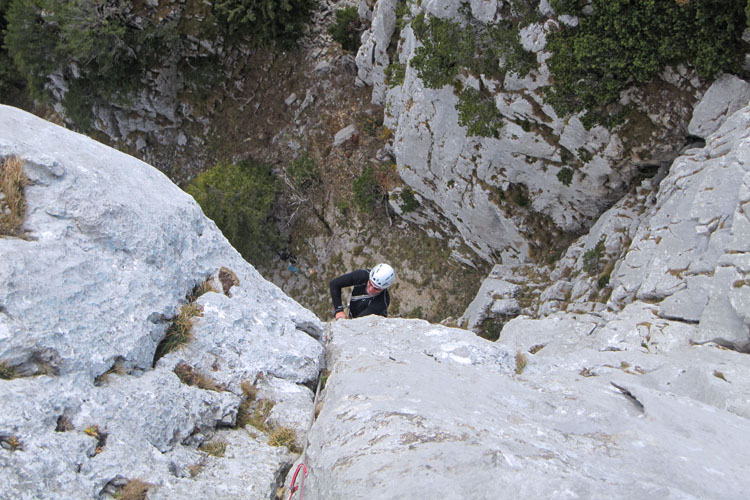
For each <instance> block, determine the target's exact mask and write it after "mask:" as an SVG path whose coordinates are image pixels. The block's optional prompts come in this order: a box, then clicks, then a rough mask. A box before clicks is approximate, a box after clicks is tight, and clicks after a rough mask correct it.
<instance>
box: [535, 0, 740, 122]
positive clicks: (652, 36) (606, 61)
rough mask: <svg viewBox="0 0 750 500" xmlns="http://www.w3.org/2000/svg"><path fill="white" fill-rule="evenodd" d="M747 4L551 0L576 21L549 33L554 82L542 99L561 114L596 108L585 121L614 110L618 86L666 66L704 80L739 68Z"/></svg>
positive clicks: (683, 0)
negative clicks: (586, 8) (588, 4)
mask: <svg viewBox="0 0 750 500" xmlns="http://www.w3.org/2000/svg"><path fill="white" fill-rule="evenodd" d="M747 5H748V3H747V0H700V1H697V0H680V1H677V0H675V1H665V0H593V2H592V7H593V12H592V13H591V14H590V15H580V14H581V6H580V2H578V1H577V0H555V1H553V2H552V6H553V8H555V10H556V12H557V13H559V14H562V13H568V14H573V15H580V18H579V19H580V24H579V25H578V26H577V27H568V26H565V27H563V28H561V30H560V31H559V32H558V33H556V34H554V35H552V36H551V37H550V38H549V43H548V49H549V50H550V51H551V52H552V54H553V55H552V57H551V58H550V59H549V61H548V64H549V68H550V73H551V75H552V80H553V84H552V88H551V89H550V90H549V92H548V94H547V99H548V101H549V102H550V103H551V104H552V105H553V106H554V107H555V109H556V111H558V113H561V114H565V113H570V112H578V111H582V110H589V111H594V115H593V116H591V117H589V119H588V120H586V122H587V123H589V124H591V123H594V122H603V121H604V119H605V118H606V116H607V115H609V114H611V112H612V111H613V110H607V109H605V107H607V106H608V105H612V104H616V103H617V101H618V100H619V96H620V92H621V91H622V90H624V89H625V88H626V87H628V86H631V85H638V84H644V83H646V82H648V81H650V80H651V79H653V78H654V77H656V76H657V75H658V74H659V72H660V71H662V69H663V68H664V67H665V66H667V65H670V64H671V65H674V64H679V63H684V64H688V65H691V66H694V67H695V68H696V69H697V71H698V72H699V74H700V75H701V76H703V77H705V78H712V77H714V76H715V75H717V74H718V73H719V72H722V71H726V72H741V71H742V69H741V65H742V61H743V58H744V53H745V52H746V51H747V50H746V49H747V44H746V43H745V42H743V40H742V32H743V30H744V29H745V27H746V26H747V17H746V14H745V8H746V7H747ZM615 107H616V106H615ZM597 115H598V116H597Z"/></svg>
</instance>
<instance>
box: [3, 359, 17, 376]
mask: <svg viewBox="0 0 750 500" xmlns="http://www.w3.org/2000/svg"><path fill="white" fill-rule="evenodd" d="M13 378H16V370H15V368H13V367H12V366H11V365H10V364H8V363H6V362H5V361H0V379H3V380H10V379H13Z"/></svg>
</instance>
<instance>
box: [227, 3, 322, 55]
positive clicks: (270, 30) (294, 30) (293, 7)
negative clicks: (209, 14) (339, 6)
mask: <svg viewBox="0 0 750 500" xmlns="http://www.w3.org/2000/svg"><path fill="white" fill-rule="evenodd" d="M316 3H317V2H316V1H315V0H218V1H216V2H214V8H215V9H216V13H217V16H218V17H219V19H220V20H221V21H223V22H224V23H225V24H226V26H227V27H228V30H229V33H230V35H234V34H250V36H251V37H252V39H253V40H255V41H256V42H258V43H260V44H268V43H272V42H278V43H280V44H281V45H284V46H289V45H291V44H293V43H294V42H296V40H297V39H298V38H299V37H300V36H302V34H303V33H304V31H305V26H306V25H307V22H308V21H309V20H310V13H311V12H312V9H313V7H315V5H316Z"/></svg>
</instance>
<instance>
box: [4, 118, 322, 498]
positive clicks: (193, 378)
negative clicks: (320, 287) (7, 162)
mask: <svg viewBox="0 0 750 500" xmlns="http://www.w3.org/2000/svg"><path fill="white" fill-rule="evenodd" d="M11 155H12V156H16V157H18V158H20V159H21V160H22V161H23V163H24V170H25V173H26V175H27V176H28V178H29V180H30V184H29V185H28V186H27V187H26V189H25V196H26V200H27V203H28V210H27V214H26V220H25V222H24V225H23V227H22V230H23V236H22V237H20V238H10V237H3V238H0V364H1V366H2V369H3V370H2V375H3V377H2V379H0V399H2V401H3V405H2V410H0V444H2V445H3V446H2V449H0V480H1V481H2V483H3V488H2V491H0V497H2V498H14V499H27V498H28V499H31V498H40V499H43V498H50V499H51V498H55V499H59V498H70V499H73V498H75V499H82V498H102V495H104V496H103V497H104V498H106V497H107V495H112V494H114V493H115V492H116V491H117V490H118V488H119V487H121V486H123V485H124V484H125V483H127V482H128V481H129V480H136V479H138V480H141V481H144V482H147V483H150V484H151V485H152V486H151V488H150V490H149V498H183V497H187V496H211V497H212V498H217V499H220V498H226V499H229V498H237V497H238V496H242V497H243V498H257V499H267V498H269V497H270V496H271V494H272V493H273V492H274V491H275V488H276V487H277V484H276V483H277V481H278V479H279V477H280V474H282V473H283V472H285V470H286V468H288V467H289V466H290V465H291V462H292V460H293V455H292V454H291V453H289V451H288V450H286V448H283V447H282V448H276V447H271V446H269V444H268V436H267V435H266V434H265V433H264V432H262V431H259V430H256V429H254V428H252V427H247V429H246V428H243V427H239V428H236V429H234V428H233V427H235V425H236V424H237V418H238V412H240V411H242V410H240V405H241V403H242V402H243V401H245V400H247V399H248V398H251V397H252V396H250V395H249V394H248V392H253V391H248V387H249V385H253V384H254V385H255V387H256V389H257V393H258V397H260V398H263V399H265V400H268V401H271V402H276V405H275V406H274V407H273V412H271V413H270V414H268V415H265V416H264V418H265V419H266V421H265V423H264V425H265V426H266V427H271V428H273V427H280V426H285V427H291V428H292V429H296V430H297V431H298V432H299V433H300V434H301V433H302V432H304V430H305V428H306V424H307V418H308V417H307V415H309V412H310V411H311V409H312V399H313V395H312V391H311V390H310V389H309V388H308V387H307V385H312V384H314V382H315V380H316V379H317V376H318V372H319V369H320V366H321V362H322V355H323V348H322V346H321V344H320V343H319V341H318V340H316V338H314V337H320V335H321V333H322V325H321V323H320V321H319V320H318V319H317V318H316V317H315V316H314V315H313V314H312V313H310V312H309V311H307V310H306V309H304V308H302V307H301V306H300V305H298V304H297V303H296V302H294V301H293V300H291V299H290V298H288V297H287V296H286V295H285V294H284V293H283V292H281V290H279V289H278V288H277V287H276V286H275V285H272V284H270V283H269V282H267V281H265V280H264V279H263V278H262V277H261V276H260V275H259V274H258V273H257V272H256V271H255V269H254V268H253V267H252V266H250V265H249V264H248V263H247V262H245V261H244V260H243V259H242V257H241V256H240V255H239V253H237V252H236V251H235V250H234V249H233V248H232V247H231V246H230V245H229V243H228V242H227V240H226V239H225V238H224V237H223V236H222V234H221V232H220V231H219V230H218V229H217V227H216V225H215V224H214V223H213V222H212V221H210V220H208V219H207V218H206V217H205V216H204V215H203V214H202V212H201V210H200V207H199V206H198V205H197V203H195V201H194V200H193V199H192V198H191V197H190V196H189V195H187V194H185V193H184V192H183V191H181V190H180V189H179V188H177V187H176V186H175V185H174V184H172V183H171V182H170V181H169V180H168V179H167V178H166V177H165V176H164V175H163V174H161V173H160V172H158V171H157V170H155V169H154V168H152V167H150V166H148V165H146V164H145V163H143V162H141V161H138V160H136V159H135V158H132V157H130V156H127V155H125V154H122V153H119V152H117V151H115V150H112V149H110V148H108V147H105V146H103V145H101V144H99V143H96V142H95V141H93V140H91V139H88V138H86V137H84V136H81V135H78V134H75V133H72V132H70V131H67V130H65V129H63V128H61V127H58V126H56V125H53V124H50V123H47V122H45V121H43V120H41V119H39V118H36V117H34V116H32V115H30V114H27V113H24V112H22V111H19V110H16V109H13V108H10V107H7V106H0V157H2V158H7V157H9V156H11ZM201 287H202V289H201ZM199 289H200V290H199ZM202 292H205V293H203V294H202V295H201V294H200V293H202ZM191 316H192V318H191ZM178 328H182V330H181V331H182V332H183V333H184V332H187V333H186V337H185V338H184V339H183V340H184V341H185V342H184V343H183V344H182V345H181V344H180V343H179V342H178V343H177V344H176V348H173V349H171V350H170V348H169V347H167V345H166V344H165V343H164V340H165V338H166V337H167V336H168V335H171V334H172V332H174V330H175V329H178ZM170 338H175V337H170ZM209 444H216V446H218V447H219V448H221V447H225V450H224V452H223V457H221V458H219V457H217V456H214V455H210V454H208V453H207V452H206V451H202V450H206V449H208V450H210V449H211V448H210V447H208V448H207V447H206V446H203V447H201V449H199V448H198V446H199V445H209ZM214 454H215V455H216V454H219V453H216V452H214ZM193 476H194V477H193ZM188 492H189V494H188Z"/></svg>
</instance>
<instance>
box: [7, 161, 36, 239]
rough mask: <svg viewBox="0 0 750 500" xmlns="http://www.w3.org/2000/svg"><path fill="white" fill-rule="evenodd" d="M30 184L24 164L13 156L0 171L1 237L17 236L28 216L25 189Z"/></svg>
mask: <svg viewBox="0 0 750 500" xmlns="http://www.w3.org/2000/svg"><path fill="white" fill-rule="evenodd" d="M28 183H29V180H28V178H27V177H26V174H25V173H24V171H23V162H22V161H21V160H19V159H18V158H16V157H15V156H11V157H8V158H6V159H5V161H3V166H2V171H0V236H17V235H18V234H19V232H20V230H21V225H22V224H23V220H24V216H25V215H26V197H25V196H24V187H25V186H26V185H27V184H28Z"/></svg>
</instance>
